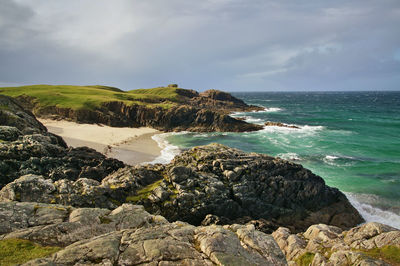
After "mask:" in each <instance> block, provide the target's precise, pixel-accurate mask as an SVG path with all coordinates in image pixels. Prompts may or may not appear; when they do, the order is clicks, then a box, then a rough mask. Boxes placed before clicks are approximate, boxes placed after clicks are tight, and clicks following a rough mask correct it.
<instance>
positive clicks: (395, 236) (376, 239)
mask: <svg viewBox="0 0 400 266" xmlns="http://www.w3.org/2000/svg"><path fill="white" fill-rule="evenodd" d="M344 242H345V243H346V244H347V245H349V246H350V247H352V248H357V249H360V248H365V249H371V248H375V247H378V248H380V247H382V246H385V245H388V244H389V243H390V244H391V245H395V246H397V247H399V248H400V231H399V230H397V229H396V228H393V227H391V226H388V225H384V224H381V223H366V224H363V225H361V226H357V227H355V228H352V229H351V230H349V231H348V232H347V233H346V236H345V238H344Z"/></svg>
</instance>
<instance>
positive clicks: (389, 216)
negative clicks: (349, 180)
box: [344, 192, 400, 229]
mask: <svg viewBox="0 0 400 266" xmlns="http://www.w3.org/2000/svg"><path fill="white" fill-rule="evenodd" d="M344 194H345V195H346V197H347V198H348V200H349V201H350V203H351V204H352V205H353V206H354V207H355V208H356V209H357V210H358V212H359V213H360V214H361V216H362V217H363V218H364V220H365V221H367V222H378V223H383V224H387V225H390V226H392V227H395V228H398V229H400V215H398V214H396V213H394V212H391V211H387V210H382V209H379V208H377V207H374V206H372V205H371V204H368V203H365V202H362V201H364V200H360V198H366V197H367V198H370V200H371V199H374V200H377V199H376V196H374V195H367V194H355V193H349V192H345V193H344ZM378 200H379V199H378Z"/></svg>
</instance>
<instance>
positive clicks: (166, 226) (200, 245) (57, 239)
mask: <svg viewBox="0 0 400 266" xmlns="http://www.w3.org/2000/svg"><path fill="white" fill-rule="evenodd" d="M6 209H10V210H13V212H12V214H11V215H10V219H9V220H8V221H9V222H8V223H9V224H8V226H6V227H4V226H3V225H0V231H1V232H2V234H1V235H0V239H9V238H15V237H17V238H20V239H28V240H30V241H33V242H35V243H41V244H46V245H50V246H54V245H57V246H60V247H63V249H62V250H60V251H58V252H57V253H55V254H54V255H53V256H51V257H48V258H40V259H35V260H32V261H30V262H27V263H26V264H24V265H76V264H80V265H82V264H100V265H140V264H151V263H155V264H156V265H182V264H184V265H215V264H219V265H249V264H251V265H286V260H285V257H284V255H283V254H282V252H281V251H280V249H279V247H278V245H277V244H276V243H275V241H274V239H273V238H272V237H271V236H269V235H266V234H264V233H262V232H260V231H257V230H255V229H254V226H243V225H231V226H227V227H226V228H224V227H222V226H201V227H195V226H192V225H189V224H186V223H183V222H174V223H168V222H167V221H166V220H165V219H163V218H162V217H159V216H153V215H150V214H149V213H147V212H146V211H144V209H143V207H141V206H135V205H129V204H124V205H122V206H120V207H118V208H117V209H115V210H113V211H109V210H106V209H97V208H95V209H93V208H71V207H68V206H62V205H48V204H38V203H17V202H9V203H0V217H1V215H4V214H5V213H4V212H5V210H6ZM41 209H45V211H39V210H41ZM49 215H50V216H49ZM30 216H32V217H30ZM41 216H45V217H54V218H50V219H49V221H48V222H47V224H46V225H45V226H44V225H43V224H42V223H41V222H38V221H40V220H41V221H43V220H44V219H42V217H41ZM31 218H34V219H33V220H31ZM43 218H44V217H43ZM60 218H63V219H60ZM0 241H1V240H0ZM243 263H244V264H243Z"/></svg>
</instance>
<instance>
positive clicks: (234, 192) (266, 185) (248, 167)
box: [141, 144, 362, 231]
mask: <svg viewBox="0 0 400 266" xmlns="http://www.w3.org/2000/svg"><path fill="white" fill-rule="evenodd" d="M199 165H201V167H198V166H199ZM199 169H201V170H199ZM162 178H164V179H163V181H162V182H161V184H160V185H162V186H164V187H166V188H167V191H168V192H169V193H170V195H171V199H170V202H168V206H164V205H161V206H160V205H154V204H148V202H147V201H146V199H143V200H142V201H141V203H143V204H144V205H145V206H146V208H147V209H148V210H150V211H152V212H154V213H161V214H162V215H164V216H165V217H167V219H169V220H172V221H173V220H178V219H181V220H184V221H187V222H189V223H191V224H195V225H197V224H200V223H201V222H202V221H203V220H204V218H205V217H206V215H208V214H212V215H216V216H218V217H220V218H223V219H225V218H227V219H229V220H231V222H233V221H239V220H240V221H241V222H242V223H247V222H250V221H251V220H257V219H264V220H263V224H265V225H268V226H271V227H272V228H274V229H275V228H277V227H278V226H279V225H285V226H292V227H293V229H294V230H297V231H300V230H305V229H306V228H307V227H308V226H310V225H312V224H315V223H316V222H320V221H323V222H325V223H331V224H332V225H336V226H339V227H341V228H350V227H351V226H355V225H357V224H358V223H360V222H361V221H362V218H361V216H360V215H359V214H358V212H357V211H356V210H355V209H354V208H353V207H352V206H351V204H350V203H349V202H348V200H347V199H346V197H345V196H344V195H343V194H342V193H341V192H339V191H338V190H337V189H334V188H330V187H328V186H326V185H325V183H324V181H323V180H322V178H320V177H318V176H316V175H314V174H312V173H311V172H310V171H309V170H307V169H304V168H303V167H302V166H301V165H298V164H294V163H290V162H288V161H285V160H281V159H277V158H273V157H270V156H266V155H260V154H247V153H244V152H242V151H239V150H236V149H231V148H228V147H226V146H223V145H217V144H211V145H207V146H203V147H195V148H193V149H191V150H188V151H186V152H184V153H183V154H181V155H179V156H177V157H176V158H175V159H174V160H173V161H172V162H171V164H169V165H167V166H166V171H165V172H164V173H160V180H161V179H162ZM246 217H247V218H248V219H246ZM349 218H350V219H349ZM253 223H254V222H253ZM268 226H266V227H268Z"/></svg>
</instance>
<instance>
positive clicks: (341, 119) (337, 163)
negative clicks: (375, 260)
mask: <svg viewBox="0 0 400 266" xmlns="http://www.w3.org/2000/svg"><path fill="white" fill-rule="evenodd" d="M232 94H233V95H234V96H236V97H238V98H240V99H242V100H244V101H245V102H246V103H248V104H252V105H257V106H262V107H263V108H264V110H262V111H258V112H236V113H233V114H231V116H233V117H242V118H245V120H246V121H247V122H251V123H256V124H260V125H263V124H264V123H265V122H266V121H273V122H282V123H285V124H287V125H294V126H297V127H299V128H298V129H295V128H286V127H278V126H265V127H264V129H263V130H260V131H257V132H244V133H190V132H179V133H165V134H161V135H155V136H154V139H155V140H156V141H157V142H158V143H159V145H160V146H161V148H162V154H161V156H160V157H159V158H157V159H156V161H155V162H161V163H166V162H169V161H170V160H171V159H172V158H173V157H174V156H175V155H176V154H179V152H181V151H182V150H185V149H188V148H191V147H194V146H198V145H206V144H209V143H214V142H215V143H221V144H224V145H227V146H230V147H234V148H238V149H240V150H243V151H247V152H258V153H265V154H269V155H272V156H278V157H280V158H283V159H286V160H289V161H293V162H295V163H299V164H302V165H303V166H304V167H306V168H308V169H310V170H311V171H312V172H314V173H315V174H317V175H319V176H321V177H322V178H323V179H324V180H325V182H326V184H327V185H329V186H332V187H337V188H339V189H340V190H341V191H342V192H343V193H344V194H345V195H346V196H347V198H348V199H349V201H350V202H351V203H352V204H353V206H354V207H355V208H356V209H357V210H358V211H359V212H360V214H361V215H362V216H363V217H364V219H365V220H366V221H368V222H369V221H376V222H381V223H385V224H388V225H391V226H393V227H396V228H400V92H371V91H369V92H240V93H232Z"/></svg>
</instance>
